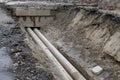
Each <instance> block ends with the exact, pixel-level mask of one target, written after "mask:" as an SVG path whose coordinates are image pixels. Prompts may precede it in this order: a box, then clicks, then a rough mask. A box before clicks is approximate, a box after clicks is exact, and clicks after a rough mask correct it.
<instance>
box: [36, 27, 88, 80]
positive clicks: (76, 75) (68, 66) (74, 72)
mask: <svg viewBox="0 0 120 80" xmlns="http://www.w3.org/2000/svg"><path fill="white" fill-rule="evenodd" d="M34 32H35V33H36V34H37V35H38V37H39V38H40V39H41V40H42V41H43V42H44V44H45V45H46V46H47V47H48V48H49V49H50V51H51V52H52V53H53V55H54V56H55V57H56V58H57V59H58V61H59V62H60V63H61V64H62V65H63V67H64V68H65V69H66V70H67V71H68V72H69V74H70V75H71V76H72V77H73V78H74V79H75V80H86V79H85V77H83V75H82V74H80V72H79V71H78V70H77V69H76V68H75V67H74V66H73V65H72V64H71V63H70V62H69V61H68V60H67V59H66V58H65V57H64V56H63V55H62V54H61V53H60V52H59V51H58V50H57V49H56V48H55V47H54V46H53V45H52V44H51V43H50V42H49V41H48V40H47V39H46V38H45V37H44V35H43V34H42V33H41V32H40V30H38V29H37V28H35V29H34Z"/></svg>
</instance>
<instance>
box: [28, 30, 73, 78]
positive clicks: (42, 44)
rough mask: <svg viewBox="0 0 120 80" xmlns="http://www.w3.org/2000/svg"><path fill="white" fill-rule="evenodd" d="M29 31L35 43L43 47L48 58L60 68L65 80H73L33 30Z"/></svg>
mask: <svg viewBox="0 0 120 80" xmlns="http://www.w3.org/2000/svg"><path fill="white" fill-rule="evenodd" d="M27 31H28V32H29V34H30V35H31V36H32V38H33V39H34V41H35V42H36V43H37V44H38V45H39V46H40V47H41V49H42V50H43V51H44V53H45V54H46V55H47V57H48V58H49V59H50V60H51V61H52V62H53V63H54V64H55V65H56V66H57V67H58V70H59V72H60V74H61V75H62V76H63V80H73V79H72V78H71V76H70V75H69V74H68V72H67V71H66V70H65V69H64V68H63V67H62V65H61V64H60V63H59V62H58V60H57V59H56V58H55V57H54V55H53V54H52V53H51V52H50V50H49V49H48V48H47V47H46V46H45V44H44V43H43V42H42V41H41V40H40V39H39V37H38V36H37V35H36V34H35V33H34V32H33V31H32V29H31V28H27Z"/></svg>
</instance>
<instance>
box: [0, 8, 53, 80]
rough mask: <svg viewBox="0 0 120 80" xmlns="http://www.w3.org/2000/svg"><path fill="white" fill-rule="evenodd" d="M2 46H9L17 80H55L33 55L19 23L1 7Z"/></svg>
mask: <svg viewBox="0 0 120 80" xmlns="http://www.w3.org/2000/svg"><path fill="white" fill-rule="evenodd" d="M0 17H1V18H0V48H2V47H7V51H8V53H9V55H10V57H11V58H12V61H13V69H12V70H11V72H12V73H13V74H14V76H15V80H53V76H52V74H51V73H50V72H49V71H47V70H46V69H45V67H44V66H43V65H42V63H40V62H39V61H38V60H37V59H35V58H34V57H33V55H32V51H31V49H30V48H29V47H28V46H27V44H26V43H25V42H24V34H23V33H22V31H21V29H20V28H19V27H18V24H17V23H15V22H14V20H12V19H11V17H9V16H7V15H6V12H5V11H4V10H2V9H0Z"/></svg>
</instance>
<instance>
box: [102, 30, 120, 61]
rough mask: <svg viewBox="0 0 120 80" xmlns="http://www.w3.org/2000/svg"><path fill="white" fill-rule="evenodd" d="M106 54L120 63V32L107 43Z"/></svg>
mask: <svg viewBox="0 0 120 80" xmlns="http://www.w3.org/2000/svg"><path fill="white" fill-rule="evenodd" d="M104 52H105V53H107V54H109V55H111V56H112V57H114V58H115V59H116V60H117V61H120V32H116V33H114V34H113V36H112V37H111V38H110V40H109V41H108V42H107V43H106V45H105V47H104Z"/></svg>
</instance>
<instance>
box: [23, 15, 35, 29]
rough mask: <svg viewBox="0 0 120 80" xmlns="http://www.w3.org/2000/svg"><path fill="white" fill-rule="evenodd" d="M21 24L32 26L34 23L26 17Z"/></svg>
mask: <svg viewBox="0 0 120 80" xmlns="http://www.w3.org/2000/svg"><path fill="white" fill-rule="evenodd" d="M23 24H24V25H25V27H34V23H33V21H32V20H31V18H30V17H27V18H26V21H24V22H23Z"/></svg>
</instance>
